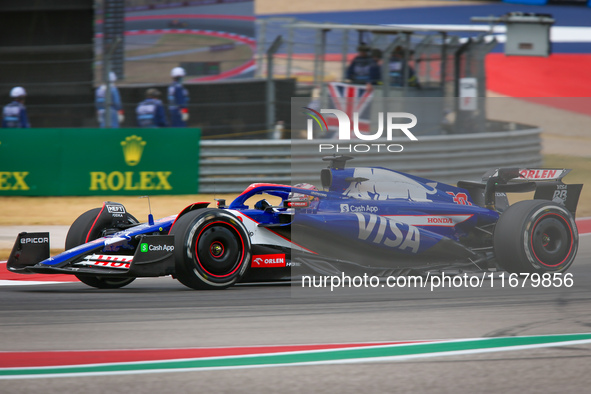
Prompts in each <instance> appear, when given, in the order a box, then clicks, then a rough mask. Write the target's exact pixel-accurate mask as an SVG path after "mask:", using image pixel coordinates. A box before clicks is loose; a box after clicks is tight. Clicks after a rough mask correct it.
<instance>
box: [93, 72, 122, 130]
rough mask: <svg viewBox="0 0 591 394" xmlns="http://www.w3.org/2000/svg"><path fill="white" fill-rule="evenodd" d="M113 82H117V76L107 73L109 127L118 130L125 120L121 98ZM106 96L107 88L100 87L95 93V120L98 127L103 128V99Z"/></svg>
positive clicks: (104, 124) (104, 125)
mask: <svg viewBox="0 0 591 394" xmlns="http://www.w3.org/2000/svg"><path fill="white" fill-rule="evenodd" d="M115 81H117V75H115V73H114V72H112V71H111V72H110V73H109V85H110V88H111V115H110V121H111V122H110V123H111V124H110V125H109V126H110V127H111V128H118V127H119V124H120V123H123V121H124V120H125V116H124V114H123V108H122V107H121V96H119V90H118V89H117V86H115ZM106 95H107V86H106V85H101V86H99V87H98V88H97V89H96V93H95V101H94V103H95V107H96V115H97V120H98V122H99V127H101V128H105V127H106V122H105V113H106V112H107V111H106V110H105V101H106V100H105V97H106Z"/></svg>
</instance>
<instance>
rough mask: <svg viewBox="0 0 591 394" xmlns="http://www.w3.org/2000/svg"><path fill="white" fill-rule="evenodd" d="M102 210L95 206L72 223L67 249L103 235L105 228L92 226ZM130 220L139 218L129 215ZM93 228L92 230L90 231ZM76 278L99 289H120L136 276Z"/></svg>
mask: <svg viewBox="0 0 591 394" xmlns="http://www.w3.org/2000/svg"><path fill="white" fill-rule="evenodd" d="M100 212H101V208H94V209H91V210H90V211H86V212H84V213H83V214H82V215H80V216H78V218H77V219H76V220H75V221H74V223H72V226H70V229H69V230H68V235H66V250H68V249H71V248H74V247H76V246H78V245H82V244H84V243H86V242H88V241H91V240H93V239H97V238H100V237H101V233H102V231H103V230H104V228H92V225H93V224H94V221H95V220H96V218H97V216H98V215H99V213H100ZM129 217H130V221H134V223H138V221H137V219H136V218H134V217H133V216H131V215H129ZM91 229H92V232H90V231H91ZM75 276H76V278H78V280H79V281H80V282H82V283H84V284H85V285H88V286H91V287H96V288H97V289H119V288H121V287H123V286H127V285H128V284H130V283H131V282H133V281H134V280H135V278H124V277H122V278H117V277H111V276H109V277H103V276H89V275H75Z"/></svg>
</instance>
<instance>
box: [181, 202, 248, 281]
mask: <svg viewBox="0 0 591 394" xmlns="http://www.w3.org/2000/svg"><path fill="white" fill-rule="evenodd" d="M170 234H174V236H175V237H174V242H175V245H174V253H175V271H176V278H177V279H178V280H179V282H181V283H182V284H184V285H185V286H187V287H190V288H192V289H196V290H202V289H211V290H213V289H225V288H227V287H230V286H232V285H233V284H234V283H236V282H237V281H238V280H239V279H240V278H241V277H242V276H243V275H244V273H245V272H246V269H247V268H248V265H249V264H250V258H251V252H250V238H249V236H248V232H247V231H246V229H245V228H244V225H243V224H242V223H241V222H240V221H239V220H238V219H237V218H236V217H235V216H234V215H232V214H231V213H228V212H226V211H223V210H219V209H214V208H205V209H197V210H195V211H190V212H187V213H186V214H184V215H183V216H181V217H180V218H179V219H178V220H177V221H176V223H175V224H174V226H173V227H172V229H171V231H170Z"/></svg>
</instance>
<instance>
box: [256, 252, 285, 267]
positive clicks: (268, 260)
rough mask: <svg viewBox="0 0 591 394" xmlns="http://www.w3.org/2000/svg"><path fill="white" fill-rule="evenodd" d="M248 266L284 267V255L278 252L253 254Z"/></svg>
mask: <svg viewBox="0 0 591 394" xmlns="http://www.w3.org/2000/svg"><path fill="white" fill-rule="evenodd" d="M250 266H251V267H256V268H268V267H285V255H284V254H279V253H278V254H261V255H254V256H252V263H251V265H250Z"/></svg>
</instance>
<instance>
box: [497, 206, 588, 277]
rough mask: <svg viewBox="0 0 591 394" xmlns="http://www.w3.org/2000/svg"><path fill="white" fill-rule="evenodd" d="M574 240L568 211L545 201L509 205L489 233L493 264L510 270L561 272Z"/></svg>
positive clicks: (567, 263) (572, 254) (573, 249)
mask: <svg viewBox="0 0 591 394" xmlns="http://www.w3.org/2000/svg"><path fill="white" fill-rule="evenodd" d="M578 243H579V234H578V231H577V226H576V224H575V220H574V218H573V216H572V214H571V213H570V212H569V211H568V210H567V209H566V208H564V206H562V205H559V204H556V203H554V202H551V201H546V200H533V201H520V202H517V203H515V204H513V205H511V206H510V207H509V208H508V209H507V210H506V211H505V212H503V214H502V215H501V217H500V218H499V221H498V222H497V225H496V227H495V231H494V235H493V246H494V252H495V255H496V259H497V263H498V264H499V266H501V268H503V269H505V270H507V271H508V272H511V273H545V272H550V273H555V272H556V273H559V272H564V271H566V270H567V269H568V268H569V267H570V266H571V264H572V263H573V261H574V260H575V256H576V254H577V249H578Z"/></svg>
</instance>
